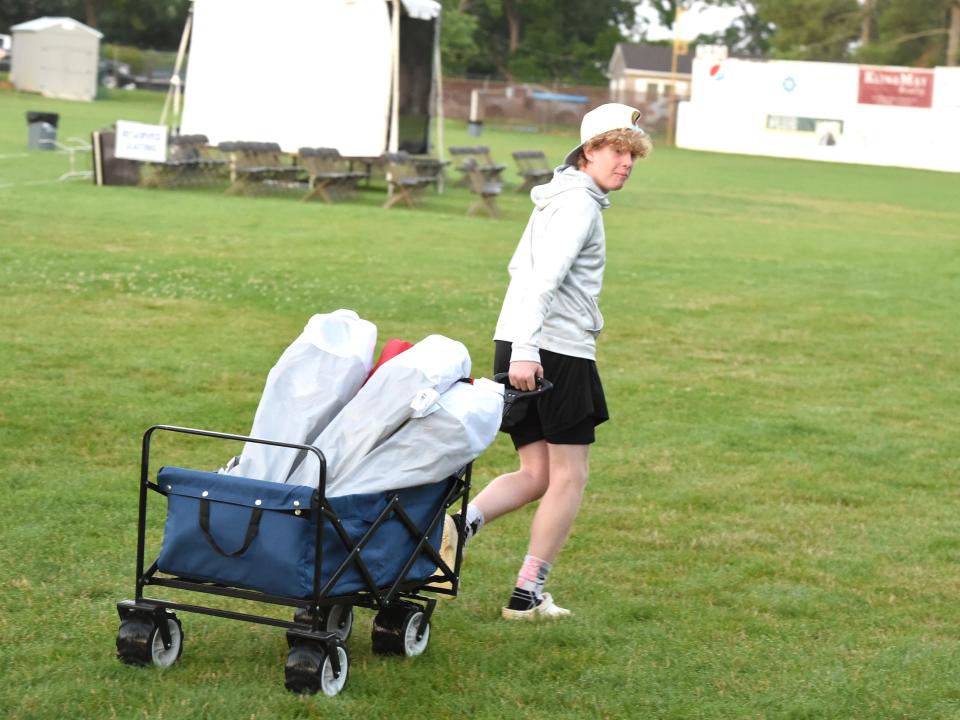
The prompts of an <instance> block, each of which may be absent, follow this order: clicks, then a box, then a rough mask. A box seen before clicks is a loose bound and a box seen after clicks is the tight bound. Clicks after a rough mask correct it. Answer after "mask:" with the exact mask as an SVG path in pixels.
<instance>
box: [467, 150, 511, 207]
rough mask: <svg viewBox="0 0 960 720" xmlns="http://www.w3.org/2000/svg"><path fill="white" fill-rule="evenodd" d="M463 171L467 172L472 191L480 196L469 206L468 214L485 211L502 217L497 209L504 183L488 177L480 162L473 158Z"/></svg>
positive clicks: (468, 161)
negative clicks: (498, 196) (498, 197)
mask: <svg viewBox="0 0 960 720" xmlns="http://www.w3.org/2000/svg"><path fill="white" fill-rule="evenodd" d="M463 172H464V173H465V174H466V177H467V182H468V183H469V187H470V192H472V193H473V194H474V195H478V196H479V197H478V198H477V200H476V201H475V202H474V203H473V204H472V205H471V206H470V207H469V208H467V215H475V214H476V213H478V212H480V211H483V212H485V213H487V214H488V215H489V216H490V217H500V212H499V211H498V210H497V195H499V194H500V191H501V190H503V183H502V182H500V181H499V180H491V179H490V178H489V177H487V175H486V174H484V172H483V170H482V169H481V167H480V165H479V163H477V162H476V161H475V160H472V159H471V160H467V162H465V163H464V167H463Z"/></svg>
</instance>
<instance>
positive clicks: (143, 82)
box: [133, 68, 182, 92]
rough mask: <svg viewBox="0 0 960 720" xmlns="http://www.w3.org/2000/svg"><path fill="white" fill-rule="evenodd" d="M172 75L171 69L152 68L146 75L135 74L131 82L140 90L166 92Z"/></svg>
mask: <svg viewBox="0 0 960 720" xmlns="http://www.w3.org/2000/svg"><path fill="white" fill-rule="evenodd" d="M172 77H173V69H172V68H167V69H162V70H153V71H152V72H150V73H147V74H146V75H137V76H136V77H135V78H133V82H134V84H136V86H137V87H138V88H140V89H141V90H161V91H163V92H166V91H167V89H168V88H169V87H170V79H171V78H172ZM181 84H182V83H181Z"/></svg>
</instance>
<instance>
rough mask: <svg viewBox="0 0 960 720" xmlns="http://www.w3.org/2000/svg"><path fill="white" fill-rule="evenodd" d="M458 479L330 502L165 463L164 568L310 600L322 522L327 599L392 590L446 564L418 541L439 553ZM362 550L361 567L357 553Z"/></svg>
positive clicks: (300, 488) (303, 491)
mask: <svg viewBox="0 0 960 720" xmlns="http://www.w3.org/2000/svg"><path fill="white" fill-rule="evenodd" d="M452 482H453V480H452V479H448V480H445V481H441V482H436V483H430V484H427V485H421V486H418V487H412V488H405V489H402V490H395V491H390V492H379V493H369V494H357V495H346V496H342V497H335V498H327V499H325V500H323V501H321V498H320V496H319V493H318V492H317V490H316V489H314V488H312V487H309V486H305V485H285V484H282V483H274V482H265V481H262V480H253V479H250V478H244V477H237V476H234V475H221V474H218V473H212V472H204V471H200V470H191V469H185V468H179V467H164V468H161V470H160V472H159V473H158V476H157V483H158V486H159V489H160V491H161V492H163V493H164V494H165V495H167V503H168V506H167V517H166V524H165V527H164V535H163V545H162V548H161V550H160V555H159V557H158V558H157V568H158V569H159V570H160V571H161V572H163V573H167V574H169V575H174V576H177V577H180V578H184V579H189V580H194V581H202V582H212V583H217V584H222V585H226V586H230V587H237V588H246V589H249V590H256V591H260V592H264V593H268V594H271V595H281V596H287V597H294V598H306V597H310V596H312V595H313V594H314V591H315V585H314V579H315V568H316V566H317V563H316V558H317V549H318V548H317V542H316V540H317V523H318V522H319V521H320V520H321V519H322V521H323V530H322V535H321V542H320V548H319V550H320V558H321V562H320V583H319V586H318V587H317V588H316V589H319V590H320V591H321V594H322V595H323V596H325V597H336V596H343V595H350V594H353V593H356V592H359V591H364V590H371V589H373V588H387V587H390V586H391V585H393V584H394V583H395V582H396V581H397V580H398V579H399V580H401V582H422V581H423V580H425V579H427V578H429V577H430V576H431V575H433V573H434V571H435V570H436V569H437V563H436V562H435V561H434V560H432V559H431V557H430V556H429V555H428V552H427V551H424V550H422V549H419V550H418V544H419V543H420V542H421V540H422V538H423V537H424V536H425V537H426V538H427V542H428V543H429V544H430V545H431V546H432V547H433V549H434V550H439V547H440V540H441V536H442V534H443V527H442V523H434V525H433V527H432V528H431V527H430V525H431V522H433V521H434V519H435V518H436V516H437V513H438V512H440V510H441V509H442V506H443V504H444V501H445V499H446V498H447V495H448V493H449V491H450V487H451V483H452ZM398 508H399V512H398ZM403 514H405V515H406V516H407V517H408V519H409V521H410V523H411V524H412V526H413V527H409V526H408V525H407V524H405V523H404V521H403V519H402V515H403ZM354 548H357V551H356V552H355V555H357V556H358V559H359V560H360V562H357V561H356V560H354V559H353V557H352V556H351V551H352V550H353V549H354ZM348 558H350V561H349V562H348ZM411 561H412V565H411V564H410V563H411ZM407 566H409V568H408V569H407V571H406V572H405V573H403V571H404V568H405V567H407ZM365 573H368V576H365ZM401 573H403V577H402V578H401ZM331 579H332V580H333V584H332V585H331V584H330V583H331Z"/></svg>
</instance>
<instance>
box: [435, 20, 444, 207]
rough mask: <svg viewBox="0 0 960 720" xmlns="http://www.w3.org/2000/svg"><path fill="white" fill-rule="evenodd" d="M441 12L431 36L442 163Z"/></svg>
mask: <svg viewBox="0 0 960 720" xmlns="http://www.w3.org/2000/svg"><path fill="white" fill-rule="evenodd" d="M442 17H443V13H442V12H441V13H440V14H438V15H437V25H436V28H435V29H434V38H433V80H434V83H435V85H434V88H435V90H436V93H437V159H438V160H440V162H441V163H442V162H443V161H444V159H445V158H444V152H443V148H444V145H443V68H442V67H441V64H440V20H441V18H442ZM443 179H444V172H443V171H442V170H441V171H440V172H439V173H438V174H437V192H439V193H442V192H443V184H444V183H443Z"/></svg>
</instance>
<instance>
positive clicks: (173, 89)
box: [160, 3, 193, 127]
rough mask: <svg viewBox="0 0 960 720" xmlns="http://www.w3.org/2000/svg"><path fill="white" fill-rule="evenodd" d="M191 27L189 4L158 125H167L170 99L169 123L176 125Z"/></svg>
mask: <svg viewBox="0 0 960 720" xmlns="http://www.w3.org/2000/svg"><path fill="white" fill-rule="evenodd" d="M192 26H193V3H191V4H190V11H189V12H188V13H187V21H186V22H185V23H184V24H183V34H182V35H181V36H180V47H179V49H178V50H177V61H176V62H175V63H174V65H173V76H172V77H171V78H170V87H169V88H168V89H167V97H166V99H165V100H164V101H163V112H162V113H161V114H160V124H161V125H166V124H167V112H168V111H169V110H170V105H171V99H172V100H173V113H172V114H171V116H170V123H171V124H172V125H177V126H178V127H179V125H178V122H177V121H178V118H177V116H178V115H179V114H180V85H181V81H180V71H181V69H182V68H183V58H184V56H185V55H186V54H187V43H188V42H189V40H190V31H191V29H192Z"/></svg>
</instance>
